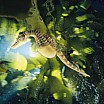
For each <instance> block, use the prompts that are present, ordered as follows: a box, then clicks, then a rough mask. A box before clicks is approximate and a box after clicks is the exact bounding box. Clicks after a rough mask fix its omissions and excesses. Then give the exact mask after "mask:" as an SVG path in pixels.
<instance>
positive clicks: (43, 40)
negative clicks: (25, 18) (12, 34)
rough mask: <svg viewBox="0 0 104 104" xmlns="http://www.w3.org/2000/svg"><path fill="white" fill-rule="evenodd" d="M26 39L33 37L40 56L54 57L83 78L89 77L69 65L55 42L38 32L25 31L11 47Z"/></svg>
mask: <svg viewBox="0 0 104 104" xmlns="http://www.w3.org/2000/svg"><path fill="white" fill-rule="evenodd" d="M28 37H34V38H35V40H36V43H37V44H38V49H37V50H38V52H39V53H40V54H42V55H43V56H44V57H46V58H53V57H54V56H55V55H57V56H58V57H59V59H60V60H61V61H62V62H63V63H64V64H65V65H66V66H67V67H69V68H71V69H72V70H75V71H76V72H79V73H80V74H82V75H84V76H88V77H90V76H89V75H88V74H86V73H84V72H82V71H81V70H80V69H79V68H77V67H76V66H74V65H73V64H71V63H70V62H69V61H68V60H67V58H66V57H65V56H64V54H63V53H62V52H61V51H59V50H58V49H57V47H56V43H55V41H54V40H53V39H52V38H51V37H49V36H48V35H46V34H44V33H41V32H39V31H38V30H32V31H25V32H22V33H20V34H19V36H18V38H17V41H16V42H15V44H16V45H15V44H14V45H13V46H12V47H15V46H17V43H19V41H24V40H26V39H27V38H28Z"/></svg>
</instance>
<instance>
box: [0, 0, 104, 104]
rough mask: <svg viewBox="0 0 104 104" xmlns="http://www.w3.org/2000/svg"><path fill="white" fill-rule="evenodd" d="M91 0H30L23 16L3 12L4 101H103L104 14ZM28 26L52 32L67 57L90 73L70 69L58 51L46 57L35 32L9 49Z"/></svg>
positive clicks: (0, 97)
mask: <svg viewBox="0 0 104 104" xmlns="http://www.w3.org/2000/svg"><path fill="white" fill-rule="evenodd" d="M14 1H15V0H14ZM26 5H27V4H26ZM93 5H94V1H92V0H78V1H76V0H73V1H72V0H57V1H55V0H38V1H37V0H31V3H29V4H28V6H27V7H30V8H28V9H26V10H27V11H28V12H26V11H25V13H27V14H24V16H23V15H22V14H21V15H20V16H19V15H17V14H16V13H14V14H13V16H9V12H8V13H7V15H5V16H3V15H2V17H0V101H1V102H2V104H9V103H11V104H13V103H16V104H24V103H25V104H33V103H35V104H76V103H77V104H80V103H83V104H88V103H89V104H102V102H103V95H104V93H103V90H104V88H103V86H104V83H103V82H104V81H103V79H104V71H103V67H104V65H103V63H104V52H103V51H104V26H103V23H104V19H103V16H102V15H100V16H99V12H96V11H95V10H94V9H95V8H94V7H93ZM1 14H2V13H1ZM27 15H28V16H27ZM42 19H43V20H42ZM26 29H27V30H32V29H39V30H40V31H42V32H43V33H48V34H50V35H51V36H52V37H54V39H55V41H56V42H57V45H58V48H59V49H60V50H61V51H62V52H63V53H64V54H65V55H66V57H67V58H68V60H70V62H72V63H73V64H75V65H76V66H78V67H80V69H81V70H83V71H85V72H86V73H88V74H89V75H90V78H85V77H83V76H81V75H80V74H78V73H76V72H74V71H72V70H69V68H67V67H66V66H64V65H63V64H62V62H60V60H59V59H58V58H57V57H54V58H52V59H47V58H45V57H43V56H42V55H40V54H39V53H36V49H37V46H36V41H35V40H34V39H33V38H30V40H31V41H30V42H29V43H27V44H25V45H23V46H20V47H19V48H17V50H16V49H15V50H13V49H10V46H11V45H12V44H13V42H14V41H15V39H16V37H17V35H18V33H19V32H22V31H25V30H26ZM27 46H28V47H29V48H26V47H27ZM19 49H20V50H22V51H23V50H25V51H23V52H22V53H21V52H20V50H19ZM31 52H33V53H31ZM25 53H26V54H25ZM30 53H31V55H30ZM12 98H13V99H12Z"/></svg>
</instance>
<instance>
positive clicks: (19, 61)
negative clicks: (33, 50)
mask: <svg viewBox="0 0 104 104" xmlns="http://www.w3.org/2000/svg"><path fill="white" fill-rule="evenodd" d="M6 59H7V60H9V61H10V62H11V63H10V64H9V66H10V67H11V68H13V69H18V70H26V68H27V60H26V58H25V57H24V56H22V55H20V54H19V53H13V52H9V53H8V54H7V55H6Z"/></svg>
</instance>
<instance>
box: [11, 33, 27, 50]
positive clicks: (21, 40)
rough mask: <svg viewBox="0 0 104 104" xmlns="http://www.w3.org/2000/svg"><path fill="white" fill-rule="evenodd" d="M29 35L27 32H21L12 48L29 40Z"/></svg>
mask: <svg viewBox="0 0 104 104" xmlns="http://www.w3.org/2000/svg"><path fill="white" fill-rule="evenodd" d="M28 39H29V37H28V34H27V33H26V32H20V33H19V35H18V37H17V38H16V41H15V43H14V44H13V45H12V46H11V47H12V48H17V47H19V46H21V45H23V44H25V43H26V42H27V41H28Z"/></svg>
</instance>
